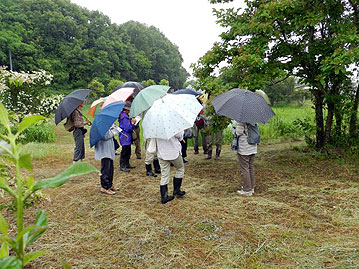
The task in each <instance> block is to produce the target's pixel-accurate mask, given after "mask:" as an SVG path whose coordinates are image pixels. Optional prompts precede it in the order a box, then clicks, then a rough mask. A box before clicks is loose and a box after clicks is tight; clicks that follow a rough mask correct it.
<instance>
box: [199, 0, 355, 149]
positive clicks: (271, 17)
mask: <svg viewBox="0 0 359 269" xmlns="http://www.w3.org/2000/svg"><path fill="white" fill-rule="evenodd" d="M211 2H212V3H215V2H217V3H219V2H228V1H222V0H211ZM245 2H246V5H247V7H246V8H245V9H244V10H237V9H233V8H231V9H227V10H223V9H222V10H217V11H215V13H216V15H217V17H218V23H219V24H220V25H221V26H223V27H225V28H226V31H225V32H223V33H222V34H221V38H222V41H221V42H218V43H216V44H214V46H213V48H212V49H211V50H210V51H208V52H207V53H206V54H205V55H204V56H203V57H202V58H201V59H200V61H199V62H198V63H197V64H196V65H195V66H194V67H195V76H196V77H198V78H199V79H200V81H201V82H202V84H204V85H205V84H208V83H210V82H211V80H212V79H213V77H215V76H216V71H217V70H218V68H219V67H220V66H223V65H224V66H225V67H223V68H222V69H220V70H219V73H220V74H222V73H225V74H226V78H227V80H228V81H231V82H232V83H234V84H235V85H236V86H239V87H245V88H248V89H253V90H254V89H265V87H266V86H267V85H274V84H275V83H276V82H277V81H281V80H284V79H285V78H287V77H289V76H296V77H299V78H300V79H301V83H304V84H306V85H308V86H310V90H311V92H312V94H313V97H314V99H313V101H314V104H315V109H316V126H317V146H318V147H322V146H324V145H325V144H326V143H328V142H331V141H333V130H335V132H336V134H340V135H344V134H345V133H347V132H348V128H347V127H348V124H347V123H345V122H344V121H345V120H346V119H348V115H352V116H353V115H354V116H353V118H354V120H352V121H351V123H350V124H354V127H353V126H352V128H349V129H350V130H352V132H354V131H355V130H357V129H358V127H357V125H356V124H357V123H356V122H357V121H356V119H357V105H356V106H355V103H357V101H358V98H357V99H355V96H358V89H357V88H356V86H355V84H354V83H353V81H354V80H353V77H354V76H355V72H353V70H355V68H356V67H358V62H359V49H358V43H359V30H358V29H359V27H358V16H359V15H358V14H359V13H358V10H359V3H358V1H354V0H347V1H344V0H310V1H308V0H279V1H271V0H251V1H250V0H247V1H245ZM351 67H355V68H351ZM223 90H225V89H223ZM324 109H326V110H327V113H324V111H323V110H324ZM325 115H326V116H325ZM334 119H335V121H334ZM350 135H351V136H354V133H351V134H350ZM337 137H338V136H337Z"/></svg>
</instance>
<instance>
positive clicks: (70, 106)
mask: <svg viewBox="0 0 359 269" xmlns="http://www.w3.org/2000/svg"><path fill="white" fill-rule="evenodd" d="M90 91H91V90H89V89H81V90H76V91H73V92H72V93H70V94H69V95H67V96H66V97H65V98H64V100H62V102H61V103H60V104H59V106H58V108H57V109H56V112H55V123H56V124H59V123H60V122H61V121H62V120H63V119H65V118H67V117H69V116H70V115H71V113H72V112H73V111H74V110H75V109H76V108H77V107H78V106H79V105H80V104H82V103H83V102H84V101H85V99H86V97H87V95H88V94H89V92H90Z"/></svg>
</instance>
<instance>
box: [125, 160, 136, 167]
mask: <svg viewBox="0 0 359 269" xmlns="http://www.w3.org/2000/svg"><path fill="white" fill-rule="evenodd" d="M125 162H126V168H128V169H133V168H136V166H132V165H130V160H126V161H125Z"/></svg>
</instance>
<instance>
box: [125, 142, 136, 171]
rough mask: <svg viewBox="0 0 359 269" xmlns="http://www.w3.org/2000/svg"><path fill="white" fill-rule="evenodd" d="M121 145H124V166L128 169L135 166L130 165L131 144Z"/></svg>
mask: <svg viewBox="0 0 359 269" xmlns="http://www.w3.org/2000/svg"><path fill="white" fill-rule="evenodd" d="M123 147H125V163H126V168H128V169H132V168H136V166H131V165H130V158H131V145H126V146H123Z"/></svg>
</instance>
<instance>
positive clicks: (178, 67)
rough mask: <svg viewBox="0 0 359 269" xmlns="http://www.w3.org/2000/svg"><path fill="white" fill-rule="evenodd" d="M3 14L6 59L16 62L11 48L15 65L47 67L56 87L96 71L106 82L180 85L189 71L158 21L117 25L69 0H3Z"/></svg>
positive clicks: (1, 56) (0, 27) (1, 60)
mask: <svg viewBox="0 0 359 269" xmlns="http://www.w3.org/2000/svg"><path fill="white" fill-rule="evenodd" d="M0 14H2V16H1V18H0V65H7V66H9V65H10V60H9V53H10V52H11V54H12V59H13V61H12V62H13V69H14V70H17V71H19V70H38V69H44V70H47V71H49V72H50V73H51V74H53V75H54V81H53V87H52V90H53V91H54V92H56V91H60V92H62V93H67V92H68V91H69V90H70V89H78V88H84V87H86V85H88V84H89V83H90V82H91V80H92V79H93V78H95V77H96V78H98V81H100V82H101V83H103V84H105V85H108V83H109V82H110V80H111V78H118V79H120V80H123V81H142V80H146V79H148V78H153V79H154V80H155V81H156V82H157V83H158V82H159V81H160V80H161V79H163V78H164V79H167V80H168V81H169V82H170V84H171V85H172V86H173V87H179V86H178V85H182V84H183V82H184V81H185V80H186V77H187V76H188V74H187V72H186V70H185V69H184V68H183V67H182V62H183V59H182V56H181V54H180V53H179V50H178V47H177V46H175V45H174V44H172V42H170V41H169V40H168V39H167V38H166V37H165V36H164V35H163V34H162V33H161V32H160V31H159V29H157V28H155V27H153V26H147V25H145V24H141V23H138V22H128V23H125V24H123V25H116V24H113V23H112V22H111V20H110V18H109V17H108V16H105V15H104V14H102V13H100V12H98V11H89V10H87V9H85V8H82V7H80V6H78V5H76V4H73V3H71V2H70V1H68V0H27V1H23V0H2V1H0Z"/></svg>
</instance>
